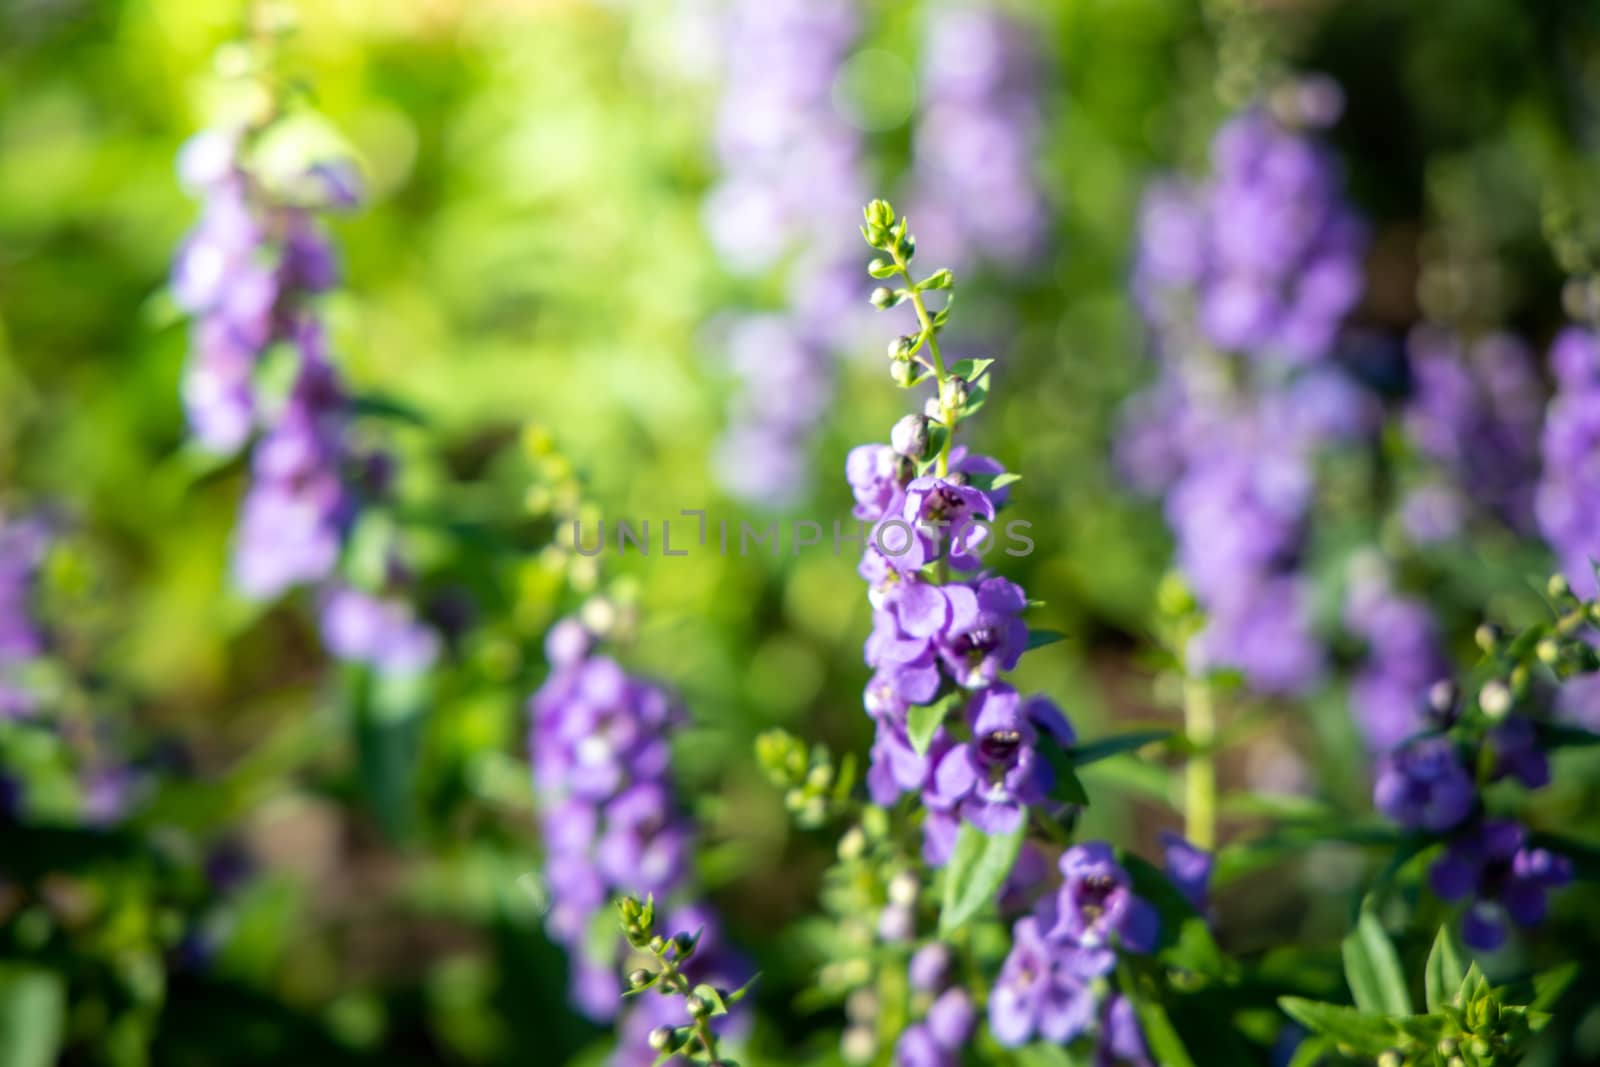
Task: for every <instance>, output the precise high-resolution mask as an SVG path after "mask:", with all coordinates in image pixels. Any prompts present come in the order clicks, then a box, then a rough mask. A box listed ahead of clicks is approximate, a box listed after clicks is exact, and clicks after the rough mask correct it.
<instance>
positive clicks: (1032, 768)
mask: <svg viewBox="0 0 1600 1067" xmlns="http://www.w3.org/2000/svg"><path fill="white" fill-rule="evenodd" d="M970 715H971V726H972V740H971V741H970V742H969V743H967V744H965V745H958V746H956V747H954V748H952V749H950V750H949V751H948V752H946V753H944V755H942V756H941V757H940V758H939V761H938V765H937V766H936V767H935V768H934V772H933V781H932V783H931V784H930V786H929V788H928V789H927V790H926V791H925V792H924V793H923V801H924V803H926V804H927V805H928V806H929V807H930V808H934V809H937V810H940V811H946V812H958V813H959V814H960V815H961V816H962V817H963V818H965V819H966V820H967V821H969V822H971V823H972V824H973V825H974V826H976V827H978V828H979V829H980V830H983V831H984V832H985V833H992V834H999V833H1009V832H1011V831H1013V830H1015V829H1016V828H1017V827H1018V826H1019V825H1021V823H1022V821H1023V819H1024V818H1025V817H1026V813H1027V809H1028V808H1029V807H1031V806H1033V805H1035V804H1039V803H1042V802H1043V801H1044V800H1045V798H1046V797H1047V796H1048V795H1049V793H1050V789H1051V787H1052V786H1053V785H1054V783H1055V773H1054V772H1053V771H1052V770H1051V768H1050V764H1049V763H1048V762H1046V761H1045V759H1044V758H1043V756H1042V755H1041V754H1040V753H1039V751H1038V748H1037V746H1038V744H1039V742H1040V733H1041V731H1044V732H1046V733H1048V734H1049V735H1050V740H1051V741H1053V742H1054V743H1056V744H1060V745H1063V746H1065V745H1068V744H1071V742H1072V732H1071V729H1070V727H1068V726H1067V725H1066V719H1065V717H1063V716H1062V715H1061V713H1060V711H1059V710H1057V709H1056V707H1055V706H1054V705H1053V704H1050V703H1049V702H1048V701H1043V700H1038V699H1035V700H1032V701H1026V702H1025V701H1023V700H1022V699H1021V698H1020V697H1019V696H1018V695H1017V691H1016V690H1015V689H1013V688H1011V687H1010V686H1009V685H1005V684H1004V683H996V684H995V685H993V686H991V687H990V688H988V689H985V690H983V691H982V692H980V693H979V694H978V695H977V697H975V698H974V700H973V704H972V709H971V712H970Z"/></svg>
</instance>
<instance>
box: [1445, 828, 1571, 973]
mask: <svg viewBox="0 0 1600 1067" xmlns="http://www.w3.org/2000/svg"><path fill="white" fill-rule="evenodd" d="M1570 881H1572V864H1571V862H1570V861H1569V860H1567V858H1566V857H1564V856H1558V855H1556V854H1554V853H1552V852H1550V851H1548V850H1547V849H1543V848H1532V847H1529V845H1528V844H1527V832H1526V831H1525V830H1523V828H1522V826H1521V825H1520V824H1518V823H1515V822H1510V821H1505V820H1497V819H1486V820H1483V821H1481V822H1477V823H1474V824H1473V825H1471V826H1470V827H1468V828H1467V829H1465V830H1463V831H1462V832H1461V833H1460V834H1458V835H1456V837H1454V838H1453V839H1452V840H1451V841H1450V843H1449V845H1448V846H1447V847H1446V849H1445V854H1444V856H1443V857H1441V858H1440V859H1439V860H1438V862H1436V863H1435V864H1434V865H1433V868H1432V870H1431V871H1430V872H1429V882H1430V883H1431V884H1432V886H1433V891H1434V892H1435V893H1437V894H1438V895H1439V896H1440V897H1441V898H1442V899H1444V900H1452V901H1454V900H1461V899H1463V898H1464V897H1467V896H1471V897H1472V898H1473V899H1472V903H1471V905H1470V906H1469V907H1468V909H1467V914H1466V917H1465V919H1464V920H1463V921H1462V928H1461V934H1462V937H1463V938H1464V939H1465V940H1466V942H1467V944H1469V945H1471V946H1472V947H1473V948H1476V949H1479V950H1481V951H1484V952H1493V951H1494V950H1495V949H1497V948H1499V947H1500V945H1501V944H1502V943H1504V941H1505V937H1506V925H1505V917H1506V916H1508V915H1509V916H1510V917H1511V918H1512V919H1513V920H1514V921H1515V922H1516V923H1517V924H1518V925H1519V926H1536V925H1538V924H1539V923H1540V922H1542V921H1543V920H1544V916H1545V910H1546V900H1545V896H1546V894H1547V893H1548V892H1549V891H1550V890H1552V889H1559V888H1560V887H1562V886H1564V885H1566V884H1567V883H1568V882H1570Z"/></svg>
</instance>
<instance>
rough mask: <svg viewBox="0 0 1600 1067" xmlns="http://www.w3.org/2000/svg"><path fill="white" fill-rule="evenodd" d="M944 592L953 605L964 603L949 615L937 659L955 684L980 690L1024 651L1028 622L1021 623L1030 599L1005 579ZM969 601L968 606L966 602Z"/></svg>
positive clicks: (939, 637)
mask: <svg viewBox="0 0 1600 1067" xmlns="http://www.w3.org/2000/svg"><path fill="white" fill-rule="evenodd" d="M958 590H959V591H960V592H959V593H958V592H957V591H958ZM945 594H946V596H947V597H949V598H950V600H951V602H952V604H954V603H956V602H958V601H961V602H962V605H963V606H962V610H959V611H952V613H951V614H952V617H951V619H950V620H949V622H948V623H947V624H946V625H945V626H944V627H942V629H941V631H940V632H939V634H938V638H937V648H938V651H939V656H940V657H941V658H942V659H943V660H944V664H945V668H946V670H948V671H949V672H950V675H951V677H952V678H954V679H955V681H956V684H957V685H961V686H965V687H967V688H969V689H976V688H980V687H982V686H986V685H990V684H992V683H993V682H994V681H995V679H996V678H998V677H999V675H1000V674H1001V672H1003V671H1009V670H1011V669H1013V668H1014V667H1016V665H1017V661H1018V660H1020V659H1021V658H1022V653H1023V652H1024V651H1025V650H1026V649H1027V647H1028V624H1027V623H1025V622H1023V621H1022V612H1023V610H1024V609H1025V608H1026V607H1027V606H1028V595H1027V593H1025V592H1024V591H1023V589H1022V587H1021V586H1019V585H1017V584H1016V583H1015V582H1010V581H1007V580H1006V579H1004V578H986V579H984V580H983V581H981V582H978V583H977V585H976V590H975V591H974V590H973V589H971V588H968V587H967V586H962V585H951V586H947V587H946V588H945ZM969 597H970V598H971V599H972V601H973V603H972V604H971V606H970V607H968V606H967V605H966V604H965V600H966V599H967V598H969Z"/></svg>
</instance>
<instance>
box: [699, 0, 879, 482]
mask: <svg viewBox="0 0 1600 1067" xmlns="http://www.w3.org/2000/svg"><path fill="white" fill-rule="evenodd" d="M858 33H859V18H858V16H857V13H856V11H855V10H854V8H853V7H852V6H851V5H850V4H849V3H848V2H846V0H822V2H811V0H739V2H738V3H736V4H735V5H734V6H733V9H732V11H731V14H730V18H729V20H728V35H727V39H726V40H725V42H724V66H725V71H724V75H725V80H724V98H723V103H722V107H721V109H720V112H719V114H718V118H717V131H716V143H717V153H718V157H719V160H720V162H721V164H722V166H723V175H722V178H721V180H720V181H719V182H718V183H717V185H716V186H715V187H714V188H713V189H712V190H711V192H710V193H709V195H708V196H707V197H706V200H705V203H704V206H703V218H704V221H705V228H706V230H707V233H708V234H709V236H710V238H711V243H712V245H713V246H714V247H715V248H716V250H717V253H718V255H719V256H720V257H721V259H722V262H723V263H724V264H725V265H726V266H727V267H729V268H730V269H731V270H732V271H734V272H735V273H738V274H742V275H756V274H760V273H762V272H765V271H768V270H771V269H773V268H774V267H777V266H778V265H780V264H781V263H785V262H787V264H788V270H787V282H786V288H787V289H788V290H789V291H791V292H796V293H801V294H805V295H804V297H802V298H801V301H802V303H801V305H800V306H795V307H791V308H787V309H784V310H783V311H781V312H778V313H774V314H768V315H756V316H750V317H749V318H748V319H746V320H744V321H742V322H740V323H738V324H736V325H735V326H734V328H733V329H732V330H730V331H729V335H728V337H727V343H726V349H727V352H728V356H729V360H728V362H729V366H730V368H731V369H732V371H733V373H734V376H735V377H736V378H737V379H738V382H739V388H738V390H737V392H736V395H735V397H734V399H733V402H732V405H731V409H730V411H729V417H728V428H727V430H726V432H725V434H724V436H723V438H722V440H721V442H720V443H719V445H718V449H717V459H716V464H715V467H716V471H717V475H718V478H719V480H720V481H721V482H722V484H723V485H724V486H725V487H726V488H728V489H729V490H730V491H731V492H733V493H735V494H736V495H738V496H740V497H742V498H744V499H746V500H750V501H754V502H757V503H761V504H767V505H782V504H786V503H789V502H792V501H793V500H795V499H797V497H798V496H799V494H800V493H802V492H803V491H804V489H805V487H806V483H807V480H808V473H809V470H808V467H809V464H808V460H807V456H806V453H807V451H808V448H809V444H810V440H811V437H812V433H813V431H814V429H815V426H816V421H817V415H818V414H819V413H820V411H821V410H822V409H823V407H825V406H826V404H827V402H828V399H829V397H830V396H831V395H832V391H833V382H832V378H833V368H832V362H833V355H832V353H833V352H835V351H837V350H839V349H841V348H842V347H843V345H844V344H845V343H847V342H848V341H849V340H851V339H853V334H854V330H853V329H852V327H851V324H852V323H854V322H858V321H859V316H860V314H861V313H862V310H863V308H862V305H861V302H860V299H859V298H860V292H859V285H858V284H857V282H856V270H857V268H856V266H855V265H854V263H853V262H852V261H851V259H850V257H848V256H846V255H843V254H842V249H841V248H840V247H839V245H838V244H837V243H836V242H835V241H834V240H832V239H825V238H818V237H817V236H816V235H818V234H827V235H845V234H849V233H851V232H852V230H851V225H852V220H853V219H854V217H855V215H856V212H857V209H858V205H859V204H860V203H861V202H862V200H863V199H864V198H865V180H864V177H863V173H862V171H863V164H862V146H861V138H860V134H859V132H858V131H857V130H855V129H853V128H852V127H851V126H850V125H849V124H848V123H847V122H846V121H845V120H844V119H843V118H841V117H840V115H839V113H838V111H837V110H836V108H835V106H834V102H833V87H834V84H835V82H836V80H837V78H838V76H839V74H840V71H841V69H842V68H843V65H844V63H845V61H846V60H847V59H848V58H849V56H850V55H851V53H852V52H853V51H854V49H855V46H856V40H857V36H858Z"/></svg>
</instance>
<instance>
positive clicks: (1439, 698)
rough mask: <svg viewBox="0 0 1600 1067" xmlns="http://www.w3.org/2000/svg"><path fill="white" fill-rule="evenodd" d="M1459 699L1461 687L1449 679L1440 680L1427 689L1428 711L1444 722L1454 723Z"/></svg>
mask: <svg viewBox="0 0 1600 1067" xmlns="http://www.w3.org/2000/svg"><path fill="white" fill-rule="evenodd" d="M1460 699H1461V687H1460V686H1458V685H1456V683H1455V682H1454V681H1452V680H1451V679H1449V678H1441V679H1439V680H1438V681H1437V682H1434V683H1433V684H1432V685H1431V686H1429V687H1428V711H1430V712H1431V713H1432V714H1433V716H1434V717H1435V718H1438V719H1442V720H1443V721H1445V722H1454V721H1455V717H1456V704H1457V702H1459V701H1460Z"/></svg>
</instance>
